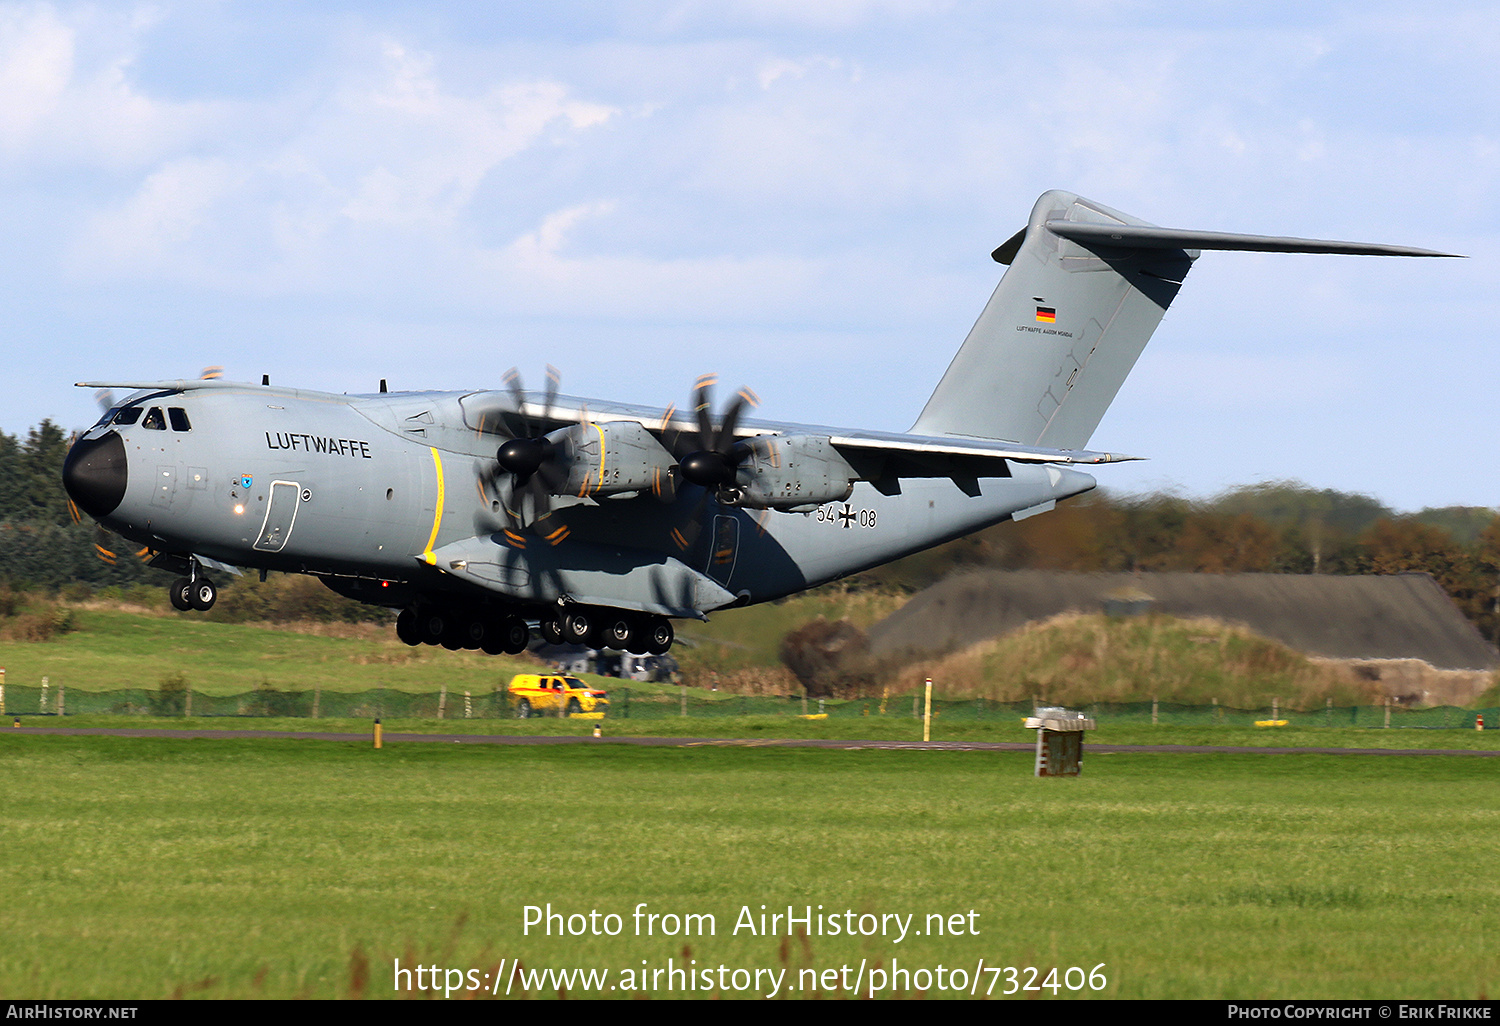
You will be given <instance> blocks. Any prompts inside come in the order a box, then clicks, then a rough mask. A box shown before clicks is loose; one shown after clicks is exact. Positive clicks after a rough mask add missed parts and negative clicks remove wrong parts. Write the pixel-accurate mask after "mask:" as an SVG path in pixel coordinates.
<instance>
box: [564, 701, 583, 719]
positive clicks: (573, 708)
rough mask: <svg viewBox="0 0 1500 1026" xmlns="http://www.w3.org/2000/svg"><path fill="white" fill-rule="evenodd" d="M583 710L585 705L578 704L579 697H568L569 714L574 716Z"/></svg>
mask: <svg viewBox="0 0 1500 1026" xmlns="http://www.w3.org/2000/svg"><path fill="white" fill-rule="evenodd" d="M581 712H583V706H581V705H579V704H578V699H576V698H570V699H568V715H569V716H572V715H573V714H574V713H581Z"/></svg>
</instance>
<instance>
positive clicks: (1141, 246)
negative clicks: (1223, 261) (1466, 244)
mask: <svg viewBox="0 0 1500 1026" xmlns="http://www.w3.org/2000/svg"><path fill="white" fill-rule="evenodd" d="M1204 249H1234V250H1254V251H1259V252H1271V253H1349V254H1365V255H1384V256H1451V255H1453V254H1448V253H1435V252H1433V251H1431V250H1423V249H1413V248H1410V247H1406V246H1384V245H1376V244H1369V243H1353V242H1331V241H1324V240H1317V239H1293V238H1282V237H1275V236H1264V235H1233V234H1228V233H1224V232H1201V231H1186V230H1182V229H1176V228H1160V227H1157V226H1156V225H1153V224H1150V223H1149V222H1146V221H1142V220H1140V219H1138V218H1134V217H1131V216H1130V215H1128V214H1122V213H1120V212H1119V211H1117V210H1111V209H1110V208H1109V207H1106V206H1103V205H1102V204H1099V203H1095V202H1093V201H1092V200H1086V199H1083V198H1082V197H1079V196H1075V195H1073V194H1072V193H1067V192H1056V191H1054V192H1048V193H1044V194H1043V195H1042V197H1041V198H1040V199H1039V200H1037V202H1036V206H1035V207H1033V208H1032V211H1031V220H1030V221H1029V222H1028V224H1027V226H1026V228H1025V229H1024V230H1022V231H1021V232H1019V233H1017V234H1016V235H1015V236H1014V237H1013V238H1011V239H1010V240H1009V241H1008V242H1006V243H1005V245H1003V246H1001V247H1000V248H999V249H997V250H995V252H994V254H993V255H994V258H995V259H996V260H997V261H999V262H1000V263H1004V264H1009V265H1010V267H1009V269H1008V270H1007V271H1006V272H1005V275H1004V276H1003V277H1002V278H1001V279H1000V284H999V285H998V286H997V287H996V288H995V293H994V295H992V296H991V297H990V301H989V303H988V304H986V305H985V308H984V312H983V313H981V314H980V315H979V320H978V321H977V322H975V324H974V327H973V329H972V330H970V332H969V336H968V338H966V339H965V340H964V344H963V346H962V347H961V348H960V349H959V351H958V355H957V356H955V357H954V358H953V363H952V364H951V365H950V366H949V368H948V372H947V373H946V374H944V375H943V380H942V381H940V382H939V383H938V386H937V389H936V391H934V392H933V393H932V398H931V399H929V400H928V401H927V406H926V407H925V408H924V409H923V410H922V415H921V416H920V417H918V418H917V422H916V424H915V425H914V426H913V427H912V434H918V435H966V436H972V437H980V438H1000V439H1005V440H1007V441H1013V442H1020V443H1022V444H1026V445H1039V446H1047V447H1050V448H1057V449H1080V448H1083V447H1084V446H1086V445H1087V444H1088V441H1089V437H1090V436H1091V435H1092V434H1093V433H1094V429H1095V428H1096V427H1098V426H1099V421H1100V419H1101V418H1102V417H1103V416H1104V411H1105V410H1107V409H1108V408H1109V404H1110V402H1111V401H1113V400H1114V397H1115V393H1116V392H1118V391H1119V390H1120V385H1121V384H1123V383H1124V381H1125V377H1126V375H1128V374H1129V373H1130V369H1131V368H1132V367H1134V366H1135V361H1136V359H1137V358H1138V357H1139V356H1140V355H1141V351H1142V350H1143V349H1145V348H1146V343H1147V341H1149V340H1150V338H1151V333H1152V332H1153V331H1155V330H1156V326H1157V325H1158V324H1159V323H1161V318H1162V315H1163V314H1165V313H1166V311H1167V307H1168V306H1170V305H1171V303H1172V300H1173V299H1174V298H1176V296H1177V291H1178V289H1180V288H1181V287H1182V281H1183V279H1184V278H1185V277H1186V276H1187V272H1188V270H1189V269H1190V268H1191V267H1192V264H1193V261H1194V260H1196V259H1197V258H1198V255H1199V251H1200V250H1204Z"/></svg>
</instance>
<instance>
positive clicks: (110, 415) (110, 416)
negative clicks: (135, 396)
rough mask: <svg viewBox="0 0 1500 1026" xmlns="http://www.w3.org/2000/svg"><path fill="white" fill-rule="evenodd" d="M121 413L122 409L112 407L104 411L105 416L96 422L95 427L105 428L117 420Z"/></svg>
mask: <svg viewBox="0 0 1500 1026" xmlns="http://www.w3.org/2000/svg"><path fill="white" fill-rule="evenodd" d="M119 412H120V408H119V407H118V406H111V407H110V408H109V409H107V410H105V411H104V416H102V417H100V418H99V419H98V420H97V421H95V422H94V427H103V426H104V425H106V424H108V423H110V422H111V421H113V420H114V419H115V416H116V415H117V414H118V413H119Z"/></svg>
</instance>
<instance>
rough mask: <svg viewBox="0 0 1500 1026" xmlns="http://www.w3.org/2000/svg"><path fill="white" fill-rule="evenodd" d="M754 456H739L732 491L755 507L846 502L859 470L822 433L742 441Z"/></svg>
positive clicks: (787, 507) (790, 507) (737, 499)
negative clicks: (739, 459)
mask: <svg viewBox="0 0 1500 1026" xmlns="http://www.w3.org/2000/svg"><path fill="white" fill-rule="evenodd" d="M740 444H741V445H745V446H747V447H748V448H749V450H750V455H748V456H747V457H745V458H744V459H743V460H741V461H740V465H739V470H738V472H737V473H736V475H735V485H734V489H733V491H734V492H735V494H734V495H733V496H725V495H723V493H721V495H720V498H721V500H722V499H726V498H727V499H730V500H732V501H733V502H734V504H735V505H738V506H747V507H749V508H751V509H775V510H783V511H790V510H800V509H801V508H802V507H804V506H808V507H811V506H818V505H821V504H823V503H825V502H843V501H844V500H845V499H847V498H848V497H849V495H850V493H851V492H853V491H854V482H855V481H857V480H858V479H859V475H858V474H856V473H855V472H854V468H853V467H851V466H849V464H848V462H847V461H845V459H844V458H843V457H842V456H840V455H839V454H838V450H836V449H835V448H834V447H833V444H832V442H831V441H830V440H829V439H828V438H827V437H826V436H823V435H763V436H761V437H758V438H752V439H749V440H747V441H745V442H742V443H740Z"/></svg>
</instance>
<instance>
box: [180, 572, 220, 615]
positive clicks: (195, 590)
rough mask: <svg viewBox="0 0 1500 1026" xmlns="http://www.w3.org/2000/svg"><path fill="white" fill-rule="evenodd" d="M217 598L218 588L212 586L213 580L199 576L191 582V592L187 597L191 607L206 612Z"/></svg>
mask: <svg viewBox="0 0 1500 1026" xmlns="http://www.w3.org/2000/svg"><path fill="white" fill-rule="evenodd" d="M218 600H219V589H218V588H215V587H214V582H213V581H210V580H209V579H208V578H207V577H200V578H198V580H197V581H196V582H195V583H194V584H193V587H192V593H191V595H190V596H189V598H188V601H190V602H191V603H192V604H193V608H194V609H196V610H198V611H199V612H202V613H206V612H208V611H209V610H210V609H212V608H213V607H214V603H215V602H217V601H218Z"/></svg>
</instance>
